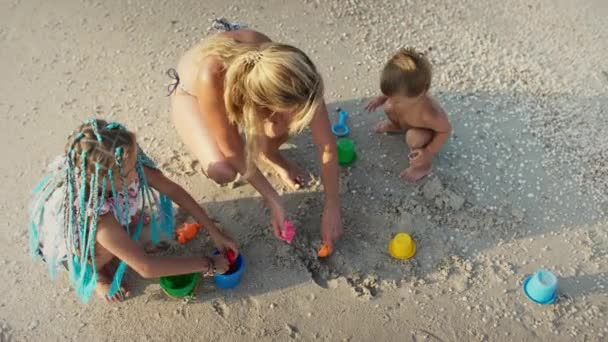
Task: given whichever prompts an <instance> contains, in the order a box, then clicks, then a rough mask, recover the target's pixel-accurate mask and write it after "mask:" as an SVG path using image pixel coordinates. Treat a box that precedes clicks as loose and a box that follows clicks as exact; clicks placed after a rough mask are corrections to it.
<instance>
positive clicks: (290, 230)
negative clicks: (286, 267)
mask: <svg viewBox="0 0 608 342" xmlns="http://www.w3.org/2000/svg"><path fill="white" fill-rule="evenodd" d="M294 236H296V228H295V227H294V226H293V224H291V222H290V221H289V220H285V223H284V224H283V229H282V230H281V239H282V240H283V241H285V242H287V243H291V241H293V238H294Z"/></svg>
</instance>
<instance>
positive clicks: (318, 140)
mask: <svg viewBox="0 0 608 342" xmlns="http://www.w3.org/2000/svg"><path fill="white" fill-rule="evenodd" d="M310 129H311V131H312V137H313V141H314V143H315V145H316V146H317V151H318V153H319V159H320V163H321V181H322V182H323V188H324V191H325V208H324V210H323V217H322V221H321V237H322V239H323V242H325V243H326V244H327V246H328V247H329V250H330V252H331V251H333V249H334V248H333V246H334V243H335V241H336V240H337V239H338V238H339V237H340V235H342V221H341V216H340V196H339V172H338V152H337V150H336V138H335V137H334V135H333V134H332V132H331V126H330V122H329V114H328V113H327V107H326V106H325V103H322V104H321V106H320V107H319V109H318V110H317V112H316V113H315V116H314V118H313V119H312V122H311V125H310Z"/></svg>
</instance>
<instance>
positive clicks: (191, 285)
mask: <svg viewBox="0 0 608 342" xmlns="http://www.w3.org/2000/svg"><path fill="white" fill-rule="evenodd" d="M200 276H201V274H200V273H190V274H180V275H177V276H170V277H161V278H160V287H161V288H162V289H163V291H165V293H166V294H167V295H169V296H170V297H174V298H182V297H185V296H189V295H191V294H192V293H193V292H194V289H195V288H196V285H197V284H198V279H199V278H200Z"/></svg>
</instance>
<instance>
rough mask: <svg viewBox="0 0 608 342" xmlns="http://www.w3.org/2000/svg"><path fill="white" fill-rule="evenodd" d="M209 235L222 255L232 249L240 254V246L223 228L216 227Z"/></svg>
mask: <svg viewBox="0 0 608 342" xmlns="http://www.w3.org/2000/svg"><path fill="white" fill-rule="evenodd" d="M209 236H210V237H211V240H213V245H214V246H215V248H217V250H218V251H219V252H220V254H221V255H224V254H225V253H226V252H228V250H232V251H233V252H234V253H235V254H236V255H237V256H238V255H239V248H238V245H237V244H236V242H234V240H232V238H230V237H229V236H227V235H226V234H225V233H224V232H222V231H221V230H219V229H217V228H216V229H214V230H212V231H210V232H209Z"/></svg>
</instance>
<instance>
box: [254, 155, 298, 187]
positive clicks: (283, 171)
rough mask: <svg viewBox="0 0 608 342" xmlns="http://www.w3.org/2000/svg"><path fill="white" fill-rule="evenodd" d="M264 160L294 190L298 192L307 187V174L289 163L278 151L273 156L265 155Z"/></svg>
mask: <svg viewBox="0 0 608 342" xmlns="http://www.w3.org/2000/svg"><path fill="white" fill-rule="evenodd" d="M263 159H264V161H265V162H266V163H268V164H269V165H270V166H271V167H272V168H273V169H274V171H275V172H276V173H277V174H278V175H279V177H280V178H281V179H282V180H283V182H284V183H285V184H286V185H287V186H288V187H289V188H291V189H292V190H298V189H301V188H303V187H304V186H306V184H307V181H308V175H307V174H306V172H304V170H302V169H300V168H299V167H297V166H296V165H294V164H292V163H290V162H289V161H287V159H285V158H283V156H282V155H281V154H280V153H279V152H278V151H277V152H276V153H273V154H272V155H263Z"/></svg>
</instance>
